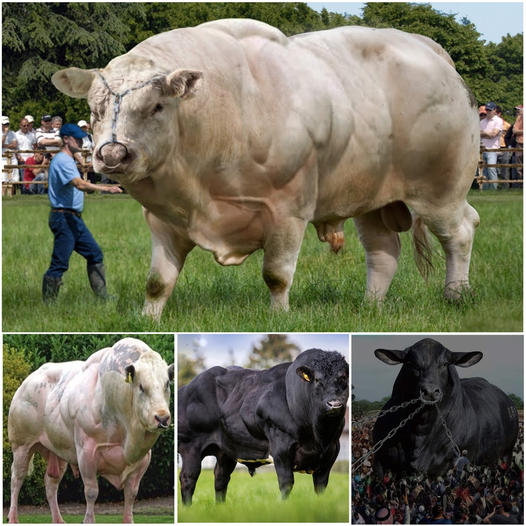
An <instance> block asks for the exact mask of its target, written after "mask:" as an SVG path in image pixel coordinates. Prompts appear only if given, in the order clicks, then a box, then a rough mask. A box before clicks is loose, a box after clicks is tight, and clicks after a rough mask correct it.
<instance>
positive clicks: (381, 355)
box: [374, 349, 407, 365]
mask: <svg viewBox="0 0 526 526" xmlns="http://www.w3.org/2000/svg"><path fill="white" fill-rule="evenodd" d="M406 353H407V351H393V350H389V349H376V351H374V355H375V356H376V357H377V358H378V359H379V360H381V361H382V362H384V363H386V364H387V365H398V364H399V363H404V360H405V355H406Z"/></svg>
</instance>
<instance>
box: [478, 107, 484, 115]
mask: <svg viewBox="0 0 526 526" xmlns="http://www.w3.org/2000/svg"><path fill="white" fill-rule="evenodd" d="M481 114H484V115H486V106H479V115H481Z"/></svg>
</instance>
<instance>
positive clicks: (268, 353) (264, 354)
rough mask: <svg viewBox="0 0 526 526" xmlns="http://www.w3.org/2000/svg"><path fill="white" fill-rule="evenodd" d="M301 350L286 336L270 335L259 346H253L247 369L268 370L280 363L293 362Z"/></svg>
mask: <svg viewBox="0 0 526 526" xmlns="http://www.w3.org/2000/svg"><path fill="white" fill-rule="evenodd" d="M299 351H300V348H299V347H298V346H297V345H296V344H295V343H293V342H291V341H289V339H288V336H287V335H286V334H268V335H267V336H265V337H264V338H262V340H261V341H260V343H259V345H253V346H252V352H251V353H250V355H249V357H248V363H247V367H249V368H255V369H267V368H269V367H272V366H274V365H277V364H278V363H282V362H291V361H293V360H294V358H295V357H296V356H297V355H298V353H299Z"/></svg>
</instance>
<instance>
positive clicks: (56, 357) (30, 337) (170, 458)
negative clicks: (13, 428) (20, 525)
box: [3, 334, 174, 504]
mask: <svg viewBox="0 0 526 526" xmlns="http://www.w3.org/2000/svg"><path fill="white" fill-rule="evenodd" d="M126 336H128V335H118V334H9V335H4V474H3V476H4V501H5V502H8V501H9V487H10V466H11V462H12V455H11V449H10V446H9V443H8V442H7V432H6V426H7V413H8V411H9V406H10V404H11V400H12V398H13V395H14V393H15V391H16V389H18V387H19V386H20V384H21V383H22V381H23V380H24V379H25V378H26V377H27V376H28V374H29V373H30V372H32V371H34V370H36V369H38V367H40V366H41V365H42V364H43V363H46V362H64V361H70V360H84V359H86V358H88V357H89V356H90V355H91V354H93V353H94V352H96V351H98V350H99V349H103V348H104V347H111V346H112V345H113V344H114V343H116V342H117V341H118V340H120V339H121V338H124V337H126ZM130 336H133V337H137V338H139V339H140V340H142V341H143V342H144V343H146V344H147V345H149V346H150V347H151V348H152V349H154V350H155V351H157V352H158V353H159V354H160V355H161V356H162V357H163V358H164V360H166V362H167V363H168V364H171V363H173V359H174V337H173V335H171V334H141V335H139V336H136V335H130ZM170 407H171V412H172V415H173V414H174V410H173V408H174V393H173V389H172V397H171V401H170ZM173 452H174V432H173V428H171V429H170V430H169V431H166V432H165V433H163V434H162V435H161V436H160V438H159V440H157V442H156V444H155V446H154V447H153V449H152V460H151V463H150V467H149V468H148V470H147V471H146V474H145V475H144V477H143V479H142V482H141V487H140V489H139V496H140V497H143V498H147V497H157V496H162V495H172V494H173V485H174V453H173ZM34 465H35V471H34V474H33V475H32V477H30V478H27V479H26V481H25V482H24V485H23V486H22V492H21V495H20V503H32V504H41V503H44V502H45V490H44V472H45V463H44V461H43V460H42V459H41V458H40V456H39V455H35V463H34ZM99 485H100V492H99V497H98V499H97V500H98V501H101V502H102V501H122V500H123V494H122V491H118V490H116V489H115V488H114V487H113V486H111V485H110V484H109V483H108V482H107V481H106V480H104V479H102V477H100V478H99ZM64 501H79V502H84V489H83V486H82V482H81V481H80V479H74V477H73V475H72V473H71V471H70V470H68V471H66V474H65V476H64V479H63V480H62V482H61V484H60V487H59V502H64Z"/></svg>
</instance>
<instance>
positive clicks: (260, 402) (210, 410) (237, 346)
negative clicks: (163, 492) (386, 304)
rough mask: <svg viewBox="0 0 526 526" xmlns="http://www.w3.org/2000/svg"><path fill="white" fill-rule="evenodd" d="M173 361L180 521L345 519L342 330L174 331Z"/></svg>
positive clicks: (345, 348)
mask: <svg viewBox="0 0 526 526" xmlns="http://www.w3.org/2000/svg"><path fill="white" fill-rule="evenodd" d="M177 362H178V395H177V405H178V407H177V416H178V437H177V447H178V472H179V482H178V497H177V499H178V501H177V502H178V504H177V513H178V521H179V522H309V523H311V522H348V520H349V426H348V421H349V420H348V418H349V408H348V404H347V402H348V396H349V366H348V362H349V335H348V334H319V333H317V334H301V333H289V334H253V333H251V334H180V335H178V346H177ZM219 503H221V505H217V504H219Z"/></svg>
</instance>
